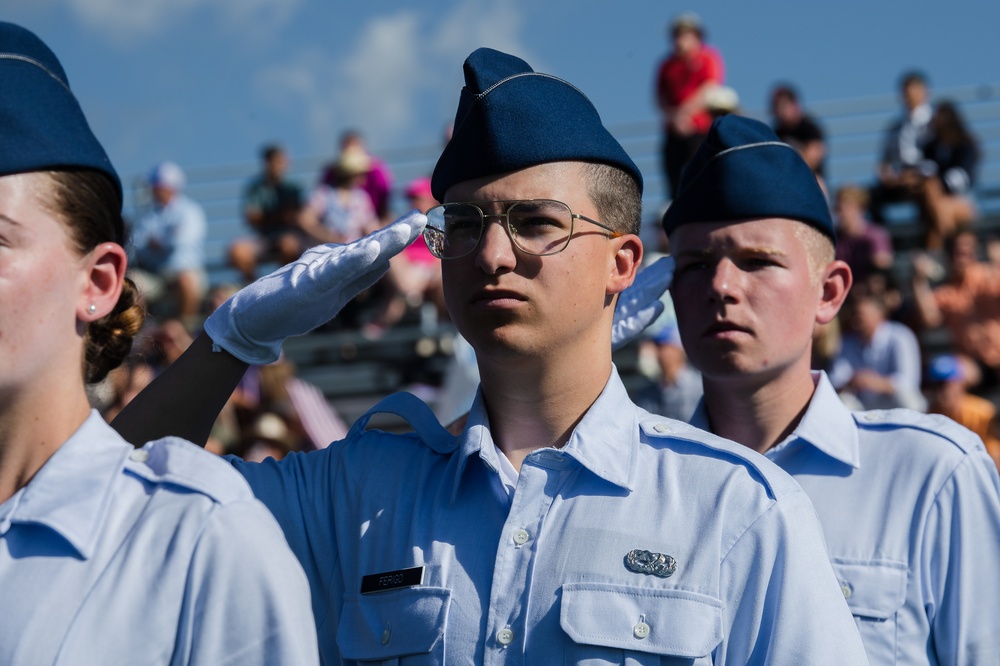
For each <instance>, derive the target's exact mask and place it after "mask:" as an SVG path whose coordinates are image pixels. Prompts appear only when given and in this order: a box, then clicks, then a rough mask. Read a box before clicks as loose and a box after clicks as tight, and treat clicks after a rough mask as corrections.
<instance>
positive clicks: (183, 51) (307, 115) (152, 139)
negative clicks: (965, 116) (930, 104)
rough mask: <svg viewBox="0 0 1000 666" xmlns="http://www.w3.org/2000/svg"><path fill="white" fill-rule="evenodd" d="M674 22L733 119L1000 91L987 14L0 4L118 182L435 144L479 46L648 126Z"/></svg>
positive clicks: (527, 3) (962, 2)
mask: <svg viewBox="0 0 1000 666" xmlns="http://www.w3.org/2000/svg"><path fill="white" fill-rule="evenodd" d="M682 10H693V11H695V12H697V13H698V14H699V15H700V16H701V17H702V18H703V20H704V22H705V24H706V26H707V28H708V31H709V41H710V42H711V43H712V44H714V45H715V46H716V47H717V48H718V49H720V50H721V51H722V53H723V55H724V57H725V59H726V65H727V83H728V84H729V85H731V86H733V87H734V88H735V89H736V90H737V91H738V93H739V94H740V96H741V99H742V101H743V103H744V106H745V107H747V108H749V109H759V108H760V107H762V106H763V104H764V101H765V98H766V95H767V92H768V90H769V89H770V86H771V85H772V84H773V83H774V82H775V81H776V80H779V79H782V80H789V81H792V82H794V83H795V84H797V85H798V87H799V89H800V90H801V91H802V93H803V95H804V97H805V101H806V103H807V105H808V104H809V103H810V102H820V101H829V100H843V99H850V98H855V97H866V96H872V95H883V94H891V93H893V92H894V86H895V81H896V78H897V77H898V75H899V73H900V72H901V71H903V70H904V69H908V68H911V67H920V68H921V69H923V70H925V71H926V72H928V73H929V75H930V77H931V81H932V84H933V85H934V87H935V88H938V89H940V88H947V87H952V86H963V85H969V84H980V83H992V82H997V81H1000V69H998V67H997V65H998V63H1000V39H998V37H997V34H996V33H997V26H1000V1H998V0H978V1H975V0H950V1H949V2H947V3H945V2H925V1H923V0H911V1H908V2H899V1H896V0H838V1H837V2H823V3H816V2H808V1H807V0H765V1H758V2H747V1H744V2H689V3H687V4H683V5H681V4H676V3H669V2H653V1H652V0H618V1H608V0H603V1H597V0H574V1H570V0H495V1H493V2H486V1H483V0H422V1H421V2H411V3H405V2H399V1H397V0H356V1H355V2H351V3H348V2H341V1H338V0H4V11H3V13H2V16H3V18H5V19H6V20H12V21H15V22H18V23H21V24H23V25H25V26H27V27H29V28H31V29H32V30H34V31H35V32H37V33H38V34H39V35H40V36H41V37H42V38H43V39H44V40H45V41H46V42H47V43H49V45H50V46H52V48H53V49H54V50H55V51H56V53H57V54H58V55H59V57H60V58H61V59H62V61H63V64H64V66H65V68H66V70H67V73H68V76H69V78H70V84H71V86H72V87H73V89H74V90H75V91H76V94H77V96H78V98H79V99H80V101H81V104H82V105H83V107H84V109H85V111H86V112H87V114H88V117H89V118H90V120H91V124H92V126H93V127H94V130H95V132H96V133H97V135H98V136H99V137H100V139H101V140H102V142H103V143H104V144H105V146H106V148H107V150H108V152H109V154H110V155H111V158H112V160H113V161H114V163H115V164H116V166H117V167H118V169H119V171H121V172H122V174H123V176H125V177H129V176H133V175H136V174H138V173H140V172H144V171H146V170H147V169H148V168H149V167H150V166H151V165H152V164H154V163H155V162H156V161H158V160H160V159H165V158H170V159H174V160H176V161H177V162H179V163H180V164H181V165H182V166H185V167H187V168H189V169H190V168H192V167H209V166H215V165H231V164H252V163H254V162H255V161H256V154H257V149H258V147H259V146H260V145H261V144H262V143H263V142H266V141H270V140H279V141H281V142H282V143H284V144H285V145H287V146H288V147H289V149H290V151H291V153H292V156H293V158H296V157H299V158H303V157H318V156H326V155H332V153H333V150H334V146H335V143H336V140H337V136H338V135H339V133H340V132H341V131H342V130H343V129H345V128H347V127H359V128H361V129H362V130H363V131H364V133H365V134H366V135H367V137H368V142H369V145H370V146H371V147H372V148H373V149H374V150H375V152H378V151H379V149H386V148H395V147H399V146H410V145H433V144H434V142H437V141H440V137H441V133H442V130H443V128H444V126H445V124H446V123H447V122H448V121H449V120H450V119H451V117H452V116H453V114H454V107H455V104H456V102H457V99H458V91H459V89H460V87H461V84H462V73H461V64H462V61H463V60H464V58H465V56H467V55H468V53H469V52H470V51H472V50H473V49H474V48H476V47H478V46H492V47H494V48H499V49H502V50H506V51H510V52H512V53H516V54H517V55H520V56H522V57H524V58H525V59H526V60H528V62H530V63H531V64H532V65H533V66H534V67H535V69H537V70H539V71H546V72H549V73H552V74H555V75H557V76H560V77H563V78H565V79H568V80H569V81H571V82H573V83H574V84H576V85H577V86H579V87H580V88H581V89H583V90H584V91H585V92H587V93H588V95H590V97H591V98H592V99H593V101H594V103H595V105H596V106H597V108H598V110H599V111H600V112H601V114H602V116H603V118H604V120H605V122H606V123H607V124H609V125H619V124H624V123H631V122H641V121H648V120H650V119H653V118H655V109H654V106H653V98H652V92H651V90H652V79H653V74H654V70H655V67H656V63H657V61H658V60H659V59H660V58H661V57H662V56H663V55H664V53H665V51H666V49H667V42H666V38H665V26H666V24H667V23H668V21H669V20H670V18H671V17H672V16H673V15H674V14H676V13H677V12H679V11H682Z"/></svg>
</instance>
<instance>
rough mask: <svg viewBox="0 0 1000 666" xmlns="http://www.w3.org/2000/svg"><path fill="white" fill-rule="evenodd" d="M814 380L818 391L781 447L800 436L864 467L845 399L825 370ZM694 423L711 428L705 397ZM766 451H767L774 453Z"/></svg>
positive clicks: (697, 426) (815, 374) (857, 466)
mask: <svg viewBox="0 0 1000 666" xmlns="http://www.w3.org/2000/svg"><path fill="white" fill-rule="evenodd" d="M812 375H813V382H815V384H816V391H815V392H814V393H813V396H812V399H811V400H810V401H809V406H808V407H807V408H806V413H805V414H803V415H802V420H801V421H799V425H798V426H797V427H796V428H795V430H794V431H793V432H792V434H791V435H789V436H788V439H786V440H785V441H784V442H781V443H780V444H778V446H777V447H774V448H772V449H771V451H774V450H775V449H777V448H778V447H784V446H786V445H788V444H789V443H790V442H792V441H794V440H797V439H800V440H802V441H804V442H805V443H807V444H810V445H812V446H814V447H816V448H817V449H819V450H820V451H822V452H823V453H825V454H826V455H828V456H830V457H831V458H833V459H835V460H839V461H840V462H842V463H845V464H847V465H850V466H851V467H853V468H855V469H857V468H859V467H861V453H860V447H859V445H858V429H857V428H856V427H855V423H854V417H853V416H851V412H850V410H848V409H847V407H846V406H844V402H843V401H842V400H841V399H840V396H839V395H837V391H836V390H834V388H833V385H832V384H831V383H830V380H829V378H827V376H826V373H825V372H813V373H812ZM690 424H691V425H693V426H694V427H696V428H701V429H702V430H708V431H710V432H711V428H710V426H709V422H708V413H707V412H706V411H705V399H704V398H702V400H701V401H700V402H699V403H698V408H697V409H695V412H694V415H693V416H692V417H691V420H690ZM771 451H767V452H765V455H767V454H769V453H771Z"/></svg>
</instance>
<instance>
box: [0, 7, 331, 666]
mask: <svg viewBox="0 0 1000 666" xmlns="http://www.w3.org/2000/svg"><path fill="white" fill-rule="evenodd" d="M121 205H122V191H121V183H120V181H119V179H118V175H117V173H116V172H115V170H114V168H113V167H112V165H111V162H110V161H109V160H108V157H107V155H106V154H105V152H104V150H103V148H102V147H101V145H100V144H99V143H98V141H97V139H96V138H95V136H94V135H93V133H92V132H91V130H90V127H89V126H88V124H87V121H86V119H85V118H84V115H83V112H82V111H81V109H80V106H79V104H78V103H77V101H76V98H75V97H74V96H73V93H72V92H71V91H70V88H69V84H68V82H67V80H66V74H65V72H64V71H63V68H62V66H61V65H60V63H59V61H58V60H57V59H56V57H55V55H54V54H53V53H52V52H51V51H50V50H49V48H48V47H47V46H45V44H43V43H42V42H41V40H39V39H38V37H36V36H35V35H34V34H33V33H31V32H29V31H28V30H25V29H24V28H22V27H20V26H17V25H14V24H11V23H3V22H0V664H5V665H11V666H20V665H24V666H28V665H30V666H39V665H43V664H59V665H66V666H69V665H74V664H79V665H80V666H93V665H94V664H174V665H183V664H233V665H236V664H239V665H240V666H243V665H244V664H250V665H254V664H258V665H260V666H265V665H268V666H270V665H273V664H307V665H308V664H316V663H318V658H319V653H318V650H317V648H316V635H315V631H314V630H313V628H312V624H313V616H312V612H311V608H310V605H309V586H308V583H307V582H306V578H305V575H304V574H303V572H302V568H301V567H300V566H299V564H298V562H297V561H296V560H295V557H294V556H293V555H292V553H291V551H290V550H289V549H288V544H287V543H286V542H285V540H284V538H283V536H282V533H281V531H280V529H279V528H278V526H277V524H276V523H275V521H274V519H273V517H272V516H271V515H269V514H268V511H267V510H266V509H265V508H264V507H263V506H262V505H261V503H260V502H258V501H257V500H256V499H254V497H253V494H252V493H251V492H250V489H249V488H248V487H247V484H246V483H245V482H244V481H243V479H242V478H240V477H239V475H238V474H235V473H233V470H232V469H231V468H229V466H228V465H226V464H225V463H224V462H223V461H221V460H219V459H218V458H215V457H214V456H212V455H210V454H208V453H206V452H204V451H202V450H201V449H199V448H198V447H196V446H194V445H193V444H191V443H190V442H184V441H181V440H179V439H176V438H173V439H163V440H159V441H156V442H150V443H148V444H146V445H145V446H144V447H142V448H139V449H136V448H134V447H133V446H132V445H131V444H129V443H128V442H126V441H125V440H124V439H122V437H121V436H119V435H118V433H116V432H115V431H114V430H112V429H111V428H110V427H109V426H108V425H107V424H106V423H105V422H104V420H103V419H102V418H101V416H100V415H99V414H98V413H97V412H96V411H93V410H91V409H90V405H89V403H88V400H87V393H86V389H85V382H96V381H100V380H101V379H102V378H103V377H104V376H105V375H106V374H107V373H108V371H109V370H111V369H112V368H114V367H115V366H117V365H118V364H119V363H120V362H121V361H122V359H123V358H124V356H125V355H126V354H127V353H128V351H129V349H130V347H131V344H132V337H133V336H134V335H135V334H136V332H137V331H138V330H139V328H140V327H141V326H142V319H143V316H142V308H141V306H140V305H139V303H138V301H137V292H136V290H135V286H134V285H133V284H132V283H131V282H129V281H128V280H126V279H125V278H124V275H125V268H126V263H127V260H126V255H125V250H124V249H123V245H124V243H125V238H124V225H123V222H122V217H121Z"/></svg>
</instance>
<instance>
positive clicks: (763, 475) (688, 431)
mask: <svg viewBox="0 0 1000 666" xmlns="http://www.w3.org/2000/svg"><path fill="white" fill-rule="evenodd" d="M640 411H641V410H640ZM639 427H640V428H641V429H642V431H643V433H645V434H646V435H647V436H649V437H659V438H668V439H669V438H674V439H682V440H684V441H687V442H693V443H694V444H698V445H701V446H704V447H706V448H709V449H711V450H713V451H716V452H719V453H723V454H727V457H728V458H730V460H732V461H733V462H735V463H737V464H741V465H743V466H744V467H746V468H747V469H749V470H750V471H751V473H752V474H753V475H754V476H755V477H757V478H758V479H759V480H760V481H761V483H763V484H764V486H765V488H766V489H767V491H768V492H769V493H770V494H771V496H772V497H774V498H776V499H777V498H779V497H781V496H782V495H784V494H786V493H789V492H801V490H802V489H801V487H800V486H799V484H798V483H797V482H796V481H795V480H794V479H793V478H792V477H791V476H790V475H789V474H788V473H787V472H785V471H784V470H783V469H781V468H780V467H778V465H776V464H775V463H773V462H771V461H770V460H768V459H767V458H765V457H764V456H762V455H760V454H759V453H757V452H756V451H752V450H750V449H748V448H747V447H745V446H743V445H741V444H737V443H736V442H733V441H731V440H728V439H725V438H723V437H719V436H718V435H714V434H712V433H710V432H707V431H705V430H702V429H701V428H696V427H694V426H693V425H690V424H688V423H684V422H683V421H676V420H674V419H668V418H665V417H663V416H657V415H655V414H646V415H644V416H642V417H640V419H639Z"/></svg>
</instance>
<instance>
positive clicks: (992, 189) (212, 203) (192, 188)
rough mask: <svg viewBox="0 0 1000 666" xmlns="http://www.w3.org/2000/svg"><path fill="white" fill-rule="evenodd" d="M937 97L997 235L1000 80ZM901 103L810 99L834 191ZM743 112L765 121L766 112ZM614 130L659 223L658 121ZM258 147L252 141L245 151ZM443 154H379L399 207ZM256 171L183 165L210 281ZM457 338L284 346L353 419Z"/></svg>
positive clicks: (416, 381)
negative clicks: (967, 154)
mask: <svg viewBox="0 0 1000 666" xmlns="http://www.w3.org/2000/svg"><path fill="white" fill-rule="evenodd" d="M934 98H935V99H944V98H948V99H951V100H953V101H956V102H957V103H958V104H959V106H960V108H961V110H962V113H963V115H964V117H965V118H966V121H967V122H968V124H969V126H970V127H971V129H972V131H973V133H974V134H975V136H976V137H977V138H978V140H979V144H980V147H981V149H982V158H981V162H980V168H979V176H978V182H977V188H976V197H977V200H978V204H979V207H980V210H981V219H980V220H979V221H978V222H977V223H976V227H977V229H979V230H980V232H981V234H982V235H983V236H984V237H985V236H1000V83H991V84H982V85H972V86H964V87H959V88H948V89H938V90H935V91H934ZM898 109H899V104H898V101H897V98H896V97H895V96H894V95H883V96H877V97H865V98H856V99H845V100H834V101H828V102H816V103H814V104H809V105H808V111H809V112H810V113H811V114H813V115H814V116H816V117H817V118H818V119H819V120H820V121H821V123H822V124H823V126H824V128H825V130H826V132H827V142H828V151H829V157H828V160H827V174H828V175H827V178H828V184H829V186H830V188H831V191H832V190H835V189H836V188H837V187H839V186H841V185H845V184H848V183H854V184H859V185H864V186H867V185H869V184H871V182H872V181H873V178H874V173H875V169H876V164H877V161H878V156H879V153H880V144H881V141H882V137H883V133H884V130H885V128H886V127H887V126H888V125H889V123H890V122H891V121H892V119H893V118H894V117H895V116H896V114H897V113H898ZM744 112H745V113H746V114H747V115H750V116H753V117H756V118H759V119H761V120H765V121H766V120H767V118H766V115H765V113H764V112H763V111H760V110H752V109H747V110H745V111H744ZM610 129H611V130H612V132H613V133H614V134H615V136H616V137H617V138H618V139H619V141H621V143H622V144H623V145H624V147H625V148H626V150H627V151H628V152H629V154H630V155H631V156H632V158H633V159H634V160H635V161H636V163H637V164H638V165H639V167H640V169H642V171H643V173H644V174H646V188H645V193H644V197H643V199H644V200H643V203H644V209H645V211H646V219H645V220H644V226H649V227H651V228H653V227H655V225H657V224H658V219H657V218H658V213H659V211H660V210H661V209H662V205H663V203H664V199H665V195H664V187H663V178H662V177H661V171H660V166H659V142H660V127H659V125H658V122H657V121H655V120H646V121H641V122H635V123H627V124H622V125H618V126H612V127H611V128H610ZM253 149H254V147H253V146H248V153H252V151H253ZM439 150H440V146H439V145H421V146H410V147H399V148H392V147H379V148H378V149H377V150H375V152H376V154H378V155H379V157H381V158H382V159H383V160H385V162H386V163H387V164H388V165H389V167H390V169H391V170H392V172H393V174H394V177H395V186H396V189H397V192H396V196H395V197H394V198H395V200H396V201H397V202H398V205H397V206H396V209H397V211H398V212H402V210H401V208H400V207H401V206H402V205H405V204H403V203H402V202H403V197H402V196H401V194H400V193H401V191H402V189H403V187H405V184H406V183H407V182H409V181H410V180H411V179H413V178H415V177H418V176H422V175H427V174H429V173H430V171H431V170H432V169H433V166H434V162H435V160H436V159H437V155H438V152H439ZM329 159H330V157H329V156H326V157H323V156H298V155H292V173H291V176H292V177H293V178H294V179H296V180H298V181H299V182H300V183H301V184H302V185H303V186H304V187H307V188H308V187H311V186H312V185H313V184H314V183H315V180H316V176H317V174H318V173H319V172H320V169H321V166H322V165H323V164H324V163H325V162H327V161H328V160H329ZM257 169H258V165H257V163H256V162H249V161H248V162H245V163H238V164H230V165H219V166H196V165H185V170H186V172H187V176H188V186H187V194H188V195H189V196H191V197H192V198H194V199H196V200H197V201H198V202H199V203H201V204H202V206H204V208H205V211H206V213H207V215H208V219H209V229H210V231H209V239H208V243H207V256H208V269H209V276H210V281H211V283H212V284H213V285H215V284H220V283H225V282H235V281H236V280H237V279H238V276H237V274H236V272H235V271H234V270H232V269H231V268H229V267H228V266H227V265H226V261H225V253H226V249H227V247H228V246H229V244H230V242H231V241H232V240H233V238H235V237H236V236H238V235H241V234H246V233H248V231H247V229H246V227H245V226H244V224H243V221H242V219H241V218H240V214H239V199H240V193H241V190H242V188H243V186H244V184H245V182H246V181H247V180H248V179H249V178H250V177H251V176H252V175H253V174H254V173H255V172H256V170H257ZM143 180H144V179H143V178H142V176H135V177H133V178H132V179H130V180H129V179H126V184H128V183H131V187H127V188H126V189H127V190H128V192H127V193H126V214H128V213H129V211H132V210H135V209H136V208H137V207H138V206H140V205H141V204H142V203H143V201H144V199H145V196H146V195H145V188H144V185H143ZM889 212H890V218H889V222H888V224H887V228H888V229H889V231H890V233H891V235H892V237H893V242H894V246H895V248H896V251H897V260H896V272H897V277H898V278H899V279H900V281H901V283H902V284H905V283H906V281H907V280H908V277H909V270H910V261H909V252H910V251H911V250H915V249H917V248H918V247H919V243H920V238H921V232H920V224H919V222H918V220H917V219H916V215H917V211H916V209H915V207H914V206H912V205H907V204H901V205H899V206H897V207H895V208H893V209H891V210H890V211H889ZM263 269H264V270H266V269H267V267H263ZM454 336H455V332H454V330H453V329H452V328H451V327H450V326H448V325H444V326H439V327H432V328H428V327H427V326H426V323H425V324H424V325H423V326H422V325H421V323H420V321H419V317H417V316H410V317H408V318H407V319H405V320H404V321H403V322H402V323H401V324H400V325H399V326H397V327H395V328H393V329H391V330H389V331H387V332H386V334H385V335H384V336H383V337H381V338H380V339H378V340H369V339H367V338H365V337H364V336H362V335H361V334H360V333H358V332H355V331H350V330H343V329H337V328H336V327H333V328H331V329H329V330H320V331H317V332H314V333H312V334H310V335H308V336H303V337H300V338H294V339H291V340H289V341H288V342H287V343H286V346H285V352H286V355H287V356H288V357H289V358H290V359H291V360H292V361H293V362H294V363H295V364H296V365H297V366H298V368H299V375H300V376H301V377H302V378H303V379H306V380H308V381H310V382H312V383H314V384H316V385H317V386H319V387H320V389H321V390H322V391H323V393H324V394H325V395H326V396H327V398H328V400H330V402H331V404H333V405H334V407H335V408H336V409H337V410H338V411H339V412H340V414H341V416H342V417H343V418H344V419H345V420H346V421H347V422H348V423H350V422H351V421H353V419H354V418H355V417H356V416H358V415H360V414H361V413H363V412H364V411H365V410H367V409H368V407H370V406H371V405H372V404H374V403H375V402H377V401H378V400H379V399H380V398H381V397H383V396H384V395H387V394H389V393H391V392H393V391H396V390H401V389H405V388H408V387H413V386H417V387H426V386H433V385H434V384H435V382H439V381H440V378H441V375H442V373H443V371H444V368H445V365H446V363H447V361H448V358H449V356H450V354H451V348H452V342H453V340H454ZM923 340H924V343H925V345H926V346H927V347H928V348H929V349H930V350H933V349H935V348H937V347H943V346H944V345H946V344H947V338H946V337H942V336H941V332H940V331H930V332H927V333H926V334H925V335H924V339H923ZM615 362H616V364H617V365H618V367H619V371H620V372H621V373H622V375H623V377H624V378H625V379H626V385H627V386H630V387H631V386H635V385H637V381H638V379H640V378H639V376H638V355H637V352H636V349H635V346H634V345H632V346H629V347H626V348H625V349H623V350H621V351H619V352H617V353H616V356H615Z"/></svg>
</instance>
